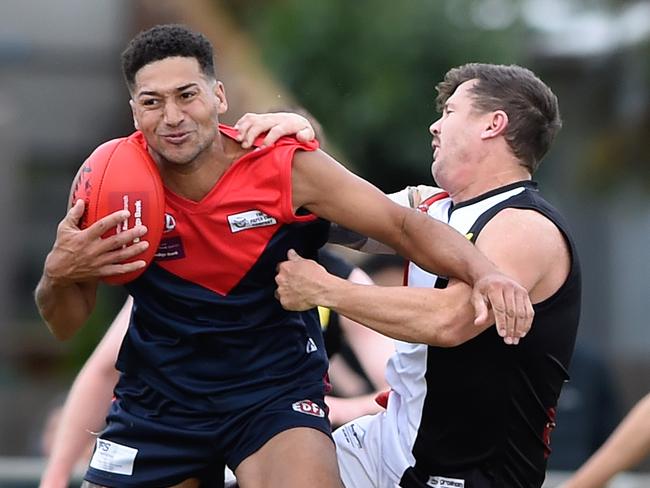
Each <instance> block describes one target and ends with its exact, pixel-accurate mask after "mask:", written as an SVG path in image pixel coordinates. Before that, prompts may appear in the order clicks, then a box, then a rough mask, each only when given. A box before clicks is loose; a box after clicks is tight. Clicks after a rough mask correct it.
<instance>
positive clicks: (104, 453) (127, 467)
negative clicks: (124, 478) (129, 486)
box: [90, 439, 138, 476]
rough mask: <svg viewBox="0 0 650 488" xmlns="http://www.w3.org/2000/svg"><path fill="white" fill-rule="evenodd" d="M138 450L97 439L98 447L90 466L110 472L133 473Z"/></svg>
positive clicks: (129, 474)
mask: <svg viewBox="0 0 650 488" xmlns="http://www.w3.org/2000/svg"><path fill="white" fill-rule="evenodd" d="M137 454H138V450H137V449H134V448H133V447H129V446H123V445H122V444H118V443H116V442H111V441H107V440H104V439H97V447H96V448H95V452H94V454H93V457H92V459H91V460H90V467H91V468H95V469H99V470H101V471H107V472H109V473H116V474H125V475H128V476H131V475H132V474H133V463H134V461H135V457H136V455H137Z"/></svg>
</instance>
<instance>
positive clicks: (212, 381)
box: [117, 125, 328, 413]
mask: <svg viewBox="0 0 650 488" xmlns="http://www.w3.org/2000/svg"><path fill="white" fill-rule="evenodd" d="M219 130H220V132H221V135H222V136H223V137H230V138H234V137H235V135H236V131H235V130H234V129H232V128H230V127H227V126H224V125H220V126H219ZM131 137H134V138H135V139H137V140H138V141H139V142H140V143H142V144H143V145H146V143H145V141H144V138H143V136H142V134H140V133H137V132H136V133H135V134H134V135H132V136H131ZM317 148H318V143H317V142H315V141H314V142H310V143H301V142H298V141H297V140H296V139H293V138H288V137H287V138H282V139H280V140H279V141H278V142H277V143H276V144H275V145H273V146H272V147H268V148H264V149H257V150H255V151H252V152H250V153H248V154H246V155H244V156H243V157H241V158H240V159H238V160H237V161H235V162H234V163H233V164H232V165H231V166H230V167H229V168H228V170H227V171H226V172H225V173H224V174H223V176H222V177H221V178H220V179H219V181H218V182H217V183H216V184H215V186H214V187H213V188H212V190H211V191H210V192H209V193H208V194H207V195H206V196H205V197H204V198H203V199H202V200H201V201H199V202H194V201H190V200H187V199H185V198H183V197H181V196H179V195H176V194H174V193H172V192H171V191H169V190H168V189H166V190H165V199H166V215H165V219H166V220H165V223H166V226H165V233H164V234H163V238H162V241H161V243H160V246H159V248H158V252H157V254H156V258H155V260H154V262H153V263H152V264H151V265H150V266H149V268H148V269H147V271H146V272H145V273H144V274H143V275H142V276H141V277H140V278H138V279H137V280H135V281H134V282H132V283H130V284H129V285H128V286H127V288H128V290H129V293H130V294H131V295H132V296H133V298H134V309H133V314H132V317H131V324H130V326H129V330H128V332H127V335H126V337H125V340H124V343H123V345H122V348H121V351H120V354H119V358H118V362H117V367H118V369H119V370H120V371H122V372H123V373H125V374H127V375H136V376H137V377H138V378H139V379H141V380H142V381H143V382H145V383H146V384H147V385H148V386H150V387H151V388H153V389H155V390H157V391H158V392H159V393H161V394H163V395H164V396H165V397H167V398H169V399H171V400H173V401H174V402H176V403H178V404H180V405H186V406H188V407H189V408H191V409H192V410H194V411H196V410H197V409H198V410H199V411H203V412H221V413H227V412H234V411H237V410H241V409H244V408H248V407H250V406H253V405H256V404H260V402H264V401H265V399H266V398H268V397H270V396H272V395H273V394H274V393H277V390H278V388H279V389H282V387H283V386H292V387H295V386H298V385H309V384H318V383H322V382H323V377H324V375H325V373H326V370H327V358H326V355H325V349H324V347H323V343H322V336H321V334H320V325H319V321H318V315H317V313H316V312H315V311H313V310H312V311H308V312H287V311H285V310H284V309H283V308H282V307H281V305H280V303H279V302H278V300H277V299H276V298H275V297H274V292H275V289H276V285H275V274H276V266H277V264H278V263H279V262H281V261H284V260H286V256H287V251H288V250H289V249H292V248H293V249H295V250H296V251H297V252H298V253H299V254H301V255H302V256H305V257H307V258H312V259H313V258H315V257H316V253H317V250H318V248H319V247H321V246H322V245H323V244H324V242H325V241H326V239H327V231H328V223H327V222H325V221H322V220H320V219H318V218H317V217H316V216H315V215H312V214H304V215H297V214H295V213H294V212H293V208H292V199H291V194H292V191H291V167H292V159H293V155H294V153H295V151H297V150H303V151H313V150H316V149H317Z"/></svg>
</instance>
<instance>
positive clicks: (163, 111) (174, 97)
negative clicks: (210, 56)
mask: <svg viewBox="0 0 650 488" xmlns="http://www.w3.org/2000/svg"><path fill="white" fill-rule="evenodd" d="M131 97H132V98H131V101H130V104H131V109H132V111H133V120H134V124H135V127H136V128H137V129H139V130H140V131H142V133H143V134H144V137H145V139H146V140H147V144H148V149H149V153H150V154H151V156H152V157H153V158H154V160H155V161H156V163H157V164H158V167H159V168H160V172H161V175H162V177H163V181H164V182H165V186H167V187H168V188H169V189H170V190H172V191H174V192H175V193H178V194H179V195H182V196H184V197H186V198H189V199H191V200H195V201H198V200H200V199H201V198H203V197H204V196H205V195H206V194H207V193H208V192H209V191H210V189H211V188H212V187H213V186H214V184H215V183H216V182H217V180H218V179H219V177H220V176H221V175H222V174H223V172H224V171H225V170H226V169H227V168H228V166H230V164H231V163H232V162H233V161H234V160H235V159H237V158H238V157H240V156H241V155H242V154H243V152H245V151H244V150H243V149H242V148H241V146H240V145H239V144H238V143H237V142H235V141H232V140H230V139H228V138H226V137H223V136H222V135H221V134H220V133H219V131H218V127H217V124H218V122H219V116H220V115H221V114H223V113H224V112H225V111H226V110H227V109H228V103H227V101H226V96H225V91H224V87H223V84H222V83H221V82H220V81H217V80H214V79H211V78H210V77H208V76H206V75H205V74H204V73H203V72H202V71H201V68H200V65H199V63H198V61H197V60H196V59H195V58H186V57H171V58H165V59H163V60H160V61H155V62H153V63H149V64H147V65H145V66H143V67H142V68H141V69H140V70H139V71H138V72H137V73H136V76H135V85H134V87H133V91H132V93H131Z"/></svg>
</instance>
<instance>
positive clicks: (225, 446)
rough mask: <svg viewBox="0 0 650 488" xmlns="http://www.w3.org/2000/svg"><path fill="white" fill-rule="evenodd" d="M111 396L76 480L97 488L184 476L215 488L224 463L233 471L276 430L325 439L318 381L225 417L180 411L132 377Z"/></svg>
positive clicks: (158, 483)
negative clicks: (298, 430)
mask: <svg viewBox="0 0 650 488" xmlns="http://www.w3.org/2000/svg"><path fill="white" fill-rule="evenodd" d="M125 385H126V387H125ZM119 391H120V392H121V394H120V395H119V396H118V397H117V398H116V399H115V400H114V401H113V403H112V405H111V409H110V411H109V413H108V417H107V426H106V428H105V430H104V431H103V432H102V433H101V434H100V436H99V438H98V439H97V441H96V445H95V451H94V453H93V457H92V459H91V461H90V466H89V468H88V471H87V472H86V475H85V477H84V478H85V479H86V480H87V481H89V482H91V483H94V484H98V485H101V486H107V487H111V488H113V487H114V488H122V487H125V488H126V487H138V488H161V487H166V486H173V485H175V484H178V483H180V482H182V481H184V480H186V479H188V478H199V479H200V480H201V486H202V487H210V488H212V487H217V486H222V483H223V474H224V473H223V471H224V464H227V465H228V466H229V467H230V469H232V470H233V471H234V470H235V469H236V468H237V466H238V465H239V463H240V462H242V461H243V460H244V459H246V458H247V457H248V456H250V455H251V454H253V453H255V451H257V450H258V449H260V448H261V447H262V446H263V445H264V444H265V443H266V442H267V441H269V440H270V439H271V438H272V437H274V436H275V435H276V434H279V433H280V432H283V431H285V430H289V429H292V428H295V427H309V428H313V429H317V430H319V431H321V432H323V433H324V434H326V435H327V436H329V437H331V427H330V423H329V420H328V418H327V413H326V412H327V411H326V406H325V402H324V387H323V384H322V383H319V384H312V385H309V386H306V387H304V386H303V387H297V388H296V387H293V386H292V387H290V388H284V389H279V392H278V394H277V395H274V396H273V398H270V399H266V400H264V402H259V403H258V404H256V405H255V406H253V407H249V408H247V409H243V410H240V411H237V412H233V413H230V414H228V415H223V414H209V413H206V412H196V411H192V410H188V409H187V408H186V407H183V406H181V405H179V404H177V403H175V402H173V401H171V400H169V399H168V398H166V397H164V396H163V395H161V394H160V393H159V392H157V391H155V390H153V389H152V388H150V387H148V386H147V385H145V384H143V383H142V382H141V381H140V380H138V379H136V378H132V377H131V378H129V379H128V380H127V379H126V378H124V377H122V379H121V380H120V388H119Z"/></svg>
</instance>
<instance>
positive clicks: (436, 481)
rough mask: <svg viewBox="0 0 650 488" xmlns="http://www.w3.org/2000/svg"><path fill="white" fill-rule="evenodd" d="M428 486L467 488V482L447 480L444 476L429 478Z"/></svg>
mask: <svg viewBox="0 0 650 488" xmlns="http://www.w3.org/2000/svg"><path fill="white" fill-rule="evenodd" d="M427 486H434V487H435V488H439V487H441V486H442V487H451V488H465V480H461V479H458V478H445V477H443V476H429V481H427Z"/></svg>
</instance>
